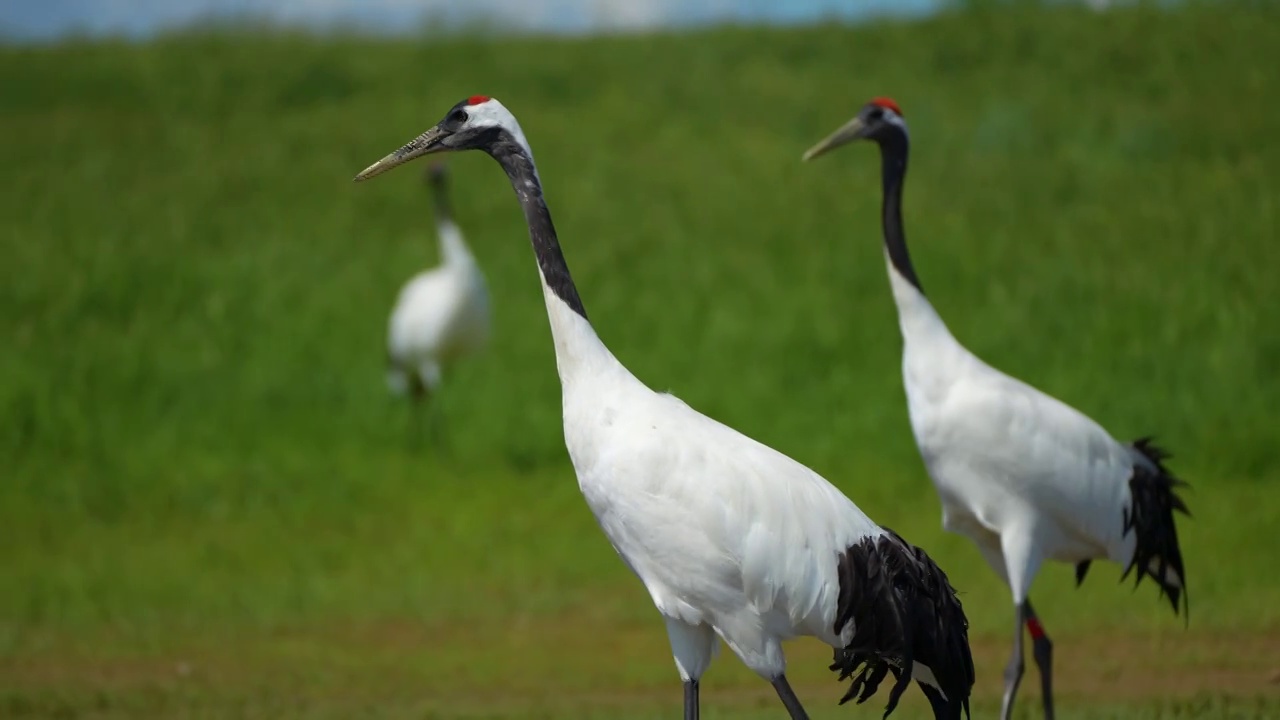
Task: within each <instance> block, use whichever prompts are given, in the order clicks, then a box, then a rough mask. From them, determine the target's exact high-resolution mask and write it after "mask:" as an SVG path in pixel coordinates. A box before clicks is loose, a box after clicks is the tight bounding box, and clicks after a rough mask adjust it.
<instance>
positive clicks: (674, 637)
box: [662, 615, 716, 720]
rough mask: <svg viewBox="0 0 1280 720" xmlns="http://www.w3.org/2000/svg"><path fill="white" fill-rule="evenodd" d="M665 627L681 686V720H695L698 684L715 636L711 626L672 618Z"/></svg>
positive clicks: (707, 662)
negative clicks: (682, 693)
mask: <svg viewBox="0 0 1280 720" xmlns="http://www.w3.org/2000/svg"><path fill="white" fill-rule="evenodd" d="M662 619H663V620H665V621H666V623H667V638H668V639H669V640H671V655H672V657H674V658H675V661H676V670H679V671H680V679H681V680H682V681H683V682H684V720H698V687H699V685H698V682H699V680H700V679H701V678H702V673H704V672H706V670H707V666H709V665H710V664H711V659H712V658H713V657H715V650H716V633H715V631H714V630H712V629H711V626H710V625H690V624H689V623H686V622H683V621H681V620H677V619H675V618H670V617H666V616H665V615H664V616H663V618H662Z"/></svg>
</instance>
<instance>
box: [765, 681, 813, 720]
mask: <svg viewBox="0 0 1280 720" xmlns="http://www.w3.org/2000/svg"><path fill="white" fill-rule="evenodd" d="M773 689H774V690H777V691H778V697H779V698H781V699H782V705H783V707H785V708H786V709H787V712H788V713H790V714H791V720H809V713H807V712H805V711H804V706H802V705H801V704H800V698H798V697H796V694H795V692H793V691H792V690H791V684H790V683H788V682H787V676H786V675H779V676H778V677H776V678H774V679H773Z"/></svg>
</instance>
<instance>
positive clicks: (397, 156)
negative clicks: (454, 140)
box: [355, 125, 449, 182]
mask: <svg viewBox="0 0 1280 720" xmlns="http://www.w3.org/2000/svg"><path fill="white" fill-rule="evenodd" d="M448 136H449V131H448V130H444V129H442V128H441V127H440V126H439V125H437V126H435V127H433V128H431V129H430V130H428V131H426V132H424V133H422V134H421V135H419V136H418V137H416V138H414V139H412V140H410V141H409V142H408V143H406V144H405V146H404V147H402V148H400V149H399V150H396V151H395V152H393V153H391V154H390V155H388V156H386V157H384V158H382V159H381V160H379V161H378V162H376V163H374V164H372V165H370V166H369V167H367V168H365V169H364V170H361V171H360V174H359V175H356V177H355V181H356V182H359V181H361V180H368V179H369V178H371V177H374V176H375V175H381V174H382V173H384V172H386V171H388V170H390V169H391V168H393V167H395V166H397V165H403V164H405V163H407V162H409V161H410V160H412V159H414V158H418V157H422V156H423V155H430V154H431V153H437V152H441V151H443V150H447V149H448V148H446V147H444V146H443V145H441V144H440V141H441V140H443V139H444V138H446V137H448Z"/></svg>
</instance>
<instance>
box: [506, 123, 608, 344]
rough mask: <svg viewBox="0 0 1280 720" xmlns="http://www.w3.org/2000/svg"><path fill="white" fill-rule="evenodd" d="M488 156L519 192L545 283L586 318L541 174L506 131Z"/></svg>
mask: <svg viewBox="0 0 1280 720" xmlns="http://www.w3.org/2000/svg"><path fill="white" fill-rule="evenodd" d="M487 149H488V151H489V154H490V155H492V156H493V158H494V159H495V160H497V161H498V163H499V164H500V165H502V169H503V170H505V171H506V172H507V178H508V179H510V180H511V187H512V188H513V189H515V191H516V197H517V198H519V200H520V207H521V209H523V210H524V220H525V223H527V224H528V226H529V240H530V242H532V243H533V252H534V254H535V255H537V257H538V267H539V268H540V269H541V270H542V277H543V280H544V281H545V282H546V283H547V287H549V288H551V292H553V293H555V294H556V297H558V298H560V299H561V300H563V301H564V304H565V305H568V306H569V309H570V310H573V311H574V312H576V313H578V314H579V315H581V316H582V317H583V319H586V317H587V311H586V309H585V308H583V307H582V299H581V298H579V297H578V289H577V288H576V287H575V286H574V284H573V278H572V277H570V276H569V266H568V265H567V264H566V263H565V261H564V253H562V252H561V251H560V241H559V240H558V239H556V227H555V225H554V224H552V222H551V212H550V211H549V210H547V203H546V201H545V200H544V199H543V198H542V183H541V182H540V181H539V180H538V172H537V170H535V169H534V166H533V158H532V157H530V156H529V153H528V152H527V151H525V149H524V147H523V146H521V145H520V143H518V142H516V141H515V139H514V138H512V137H511V136H510V135H509V134H507V133H505V132H501V133H498V134H497V136H496V137H495V138H494V139H493V140H492V142H490V143H489V144H488V146H487Z"/></svg>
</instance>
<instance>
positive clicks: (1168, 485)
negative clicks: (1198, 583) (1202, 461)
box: [1120, 437, 1191, 615]
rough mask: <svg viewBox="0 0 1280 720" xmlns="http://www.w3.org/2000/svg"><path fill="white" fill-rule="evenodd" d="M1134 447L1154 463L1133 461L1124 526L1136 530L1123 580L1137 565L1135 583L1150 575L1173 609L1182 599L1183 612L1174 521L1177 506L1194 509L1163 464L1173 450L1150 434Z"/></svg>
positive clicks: (1184, 599)
mask: <svg viewBox="0 0 1280 720" xmlns="http://www.w3.org/2000/svg"><path fill="white" fill-rule="evenodd" d="M1132 447H1133V449H1134V450H1136V451H1137V452H1139V453H1141V454H1142V456H1143V457H1144V458H1146V459H1147V460H1149V461H1151V465H1153V466H1154V469H1152V468H1151V467H1148V466H1147V465H1146V464H1145V463H1142V462H1138V463H1135V464H1134V466H1133V476H1132V477H1130V478H1129V492H1130V496H1131V502H1130V507H1129V508H1127V509H1126V510H1125V511H1124V532H1125V533H1126V534H1128V533H1129V532H1130V531H1132V532H1133V533H1134V536H1135V537H1136V539H1137V545H1136V547H1135V548H1134V551H1133V559H1132V560H1130V561H1129V566H1128V567H1126V568H1125V571H1124V575H1122V576H1121V577H1120V579H1121V580H1124V579H1125V578H1127V577H1129V573H1130V572H1132V571H1135V570H1136V571H1137V577H1136V578H1135V579H1134V584H1135V585H1136V584H1137V583H1140V582H1142V578H1144V577H1150V578H1151V579H1152V580H1154V581H1155V582H1156V584H1158V585H1159V586H1160V594H1161V595H1167V596H1168V597H1169V603H1170V604H1171V605H1172V606H1173V612H1174V614H1175V615H1176V614H1177V613H1178V609H1179V604H1180V603H1181V608H1182V610H1183V612H1184V613H1186V612H1189V606H1188V603H1189V600H1188V598H1187V594H1186V593H1187V574H1186V572H1185V571H1184V570H1183V567H1182V550H1181V548H1180V547H1179V546H1178V529H1177V527H1176V526H1175V524H1174V521H1173V513H1174V511H1177V512H1181V513H1182V514H1184V515H1187V516H1190V515H1191V512H1190V511H1189V510H1187V506H1186V504H1185V503H1183V502H1182V498H1180V497H1178V495H1177V493H1176V492H1175V489H1176V488H1178V487H1179V486H1183V485H1186V483H1185V482H1183V481H1181V480H1179V479H1178V478H1176V477H1174V476H1173V473H1171V472H1169V471H1168V470H1167V469H1166V468H1165V467H1164V464H1163V463H1162V461H1163V460H1164V459H1165V458H1168V457H1169V453H1167V452H1165V451H1164V450H1161V449H1160V448H1158V447H1156V446H1155V445H1154V444H1153V443H1152V442H1151V438H1149V437H1146V438H1141V439H1139V440H1135V441H1134V442H1133V446H1132ZM1171 573H1172V575H1173V577H1170V574H1171Z"/></svg>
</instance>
